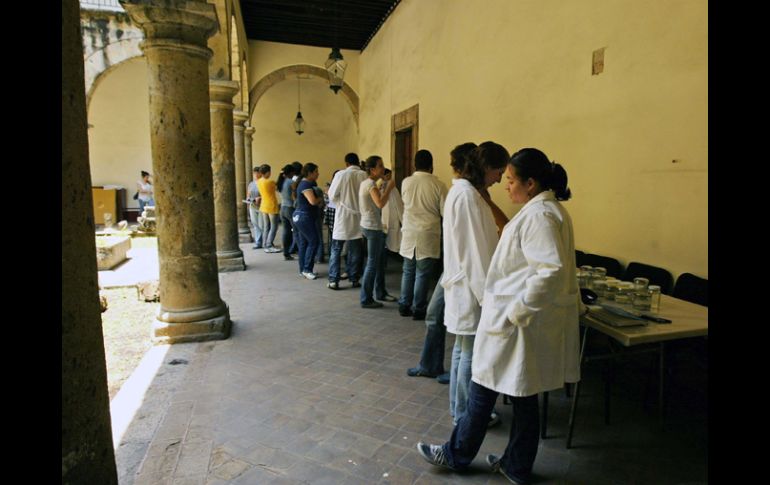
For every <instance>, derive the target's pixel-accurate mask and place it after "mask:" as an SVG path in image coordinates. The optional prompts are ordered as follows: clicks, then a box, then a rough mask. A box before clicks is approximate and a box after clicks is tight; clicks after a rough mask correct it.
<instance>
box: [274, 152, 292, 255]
mask: <svg viewBox="0 0 770 485" xmlns="http://www.w3.org/2000/svg"><path fill="white" fill-rule="evenodd" d="M294 175H297V172H296V170H295V168H294V165H292V164H288V165H286V166H285V167H283V170H281V174H280V175H279V176H278V182H277V183H276V185H277V188H278V191H279V192H280V193H281V212H280V214H281V223H282V224H283V231H281V241H282V244H283V259H284V260H286V261H291V260H293V259H294V258H293V257H292V256H291V247H292V246H293V245H295V244H296V242H295V239H296V238H297V236H296V233H297V229H296V228H295V227H294V221H292V220H291V217H292V216H293V215H294V198H293V197H292V196H291V183H292V177H293V176H294Z"/></svg>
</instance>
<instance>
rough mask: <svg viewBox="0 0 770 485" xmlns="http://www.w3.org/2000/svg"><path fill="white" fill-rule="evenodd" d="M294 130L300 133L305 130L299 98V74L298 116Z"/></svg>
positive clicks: (295, 119)
mask: <svg viewBox="0 0 770 485" xmlns="http://www.w3.org/2000/svg"><path fill="white" fill-rule="evenodd" d="M294 131H296V132H297V134H298V135H301V134H302V133H304V132H305V120H304V119H303V118H302V109H301V107H300V98H299V76H297V117H296V118H294Z"/></svg>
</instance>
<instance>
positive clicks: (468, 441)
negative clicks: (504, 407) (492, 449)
mask: <svg viewBox="0 0 770 485" xmlns="http://www.w3.org/2000/svg"><path fill="white" fill-rule="evenodd" d="M498 394H499V393H498V392H497V391H493V390H491V389H487V388H486V387H484V386H481V385H479V384H476V383H475V382H472V381H471V385H470V389H469V395H468V410H467V412H466V413H465V414H463V415H462V416H460V418H459V421H458V423H457V426H455V428H454V430H452V437H451V438H450V439H449V441H448V442H447V443H445V444H444V446H443V448H444V453H445V454H446V456H447V458H448V459H449V464H450V465H451V466H452V467H455V468H458V469H463V468H466V467H467V466H468V465H470V464H471V462H472V461H473V458H475V457H476V454H477V453H478V452H479V449H481V443H483V442H484V437H485V436H486V434H487V423H488V422H489V414H490V413H491V412H492V410H493V409H494V407H495V401H496V400H497V395H498ZM511 399H512V401H513V417H512V421H511V432H510V435H509V437H508V445H507V446H506V447H505V453H504V454H503V456H502V458H501V459H500V466H502V467H503V469H504V470H505V472H506V474H508V476H510V477H513V478H518V479H519V480H521V481H522V482H524V481H527V480H528V479H529V478H530V474H531V473H532V465H534V463H535V456H536V455H537V445H538V442H539V440H540V412H539V409H538V407H537V394H535V395H532V396H527V397H513V398H511Z"/></svg>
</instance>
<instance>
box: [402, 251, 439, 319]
mask: <svg viewBox="0 0 770 485" xmlns="http://www.w3.org/2000/svg"><path fill="white" fill-rule="evenodd" d="M437 263H438V259H434V258H425V259H420V260H418V259H416V256H415V257H413V258H411V259H407V258H404V266H403V274H402V275H401V298H399V300H398V306H399V307H410V308H411V309H412V313H414V314H415V315H424V314H425V307H426V306H427V305H428V284H429V283H430V278H431V276H433V272H434V271H435V268H436V266H437ZM415 270H416V271H415Z"/></svg>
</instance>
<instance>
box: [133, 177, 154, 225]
mask: <svg viewBox="0 0 770 485" xmlns="http://www.w3.org/2000/svg"><path fill="white" fill-rule="evenodd" d="M141 175H142V180H140V181H139V182H137V183H136V191H137V193H138V194H139V195H138V196H137V200H138V201H139V215H141V214H142V212H144V208H145V207H146V206H148V205H149V206H152V207H154V206H155V197H154V195H155V191H154V190H153V187H152V179H151V177H150V174H149V173H148V172H145V171H144V170H142V171H141Z"/></svg>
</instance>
